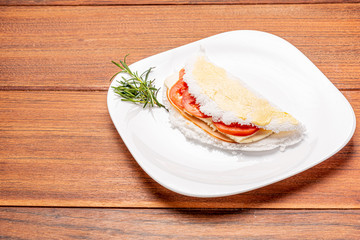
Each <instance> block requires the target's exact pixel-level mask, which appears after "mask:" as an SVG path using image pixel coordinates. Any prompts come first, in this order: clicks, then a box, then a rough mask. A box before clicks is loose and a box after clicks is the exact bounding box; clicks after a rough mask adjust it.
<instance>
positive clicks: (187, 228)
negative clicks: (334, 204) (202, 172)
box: [0, 208, 360, 239]
mask: <svg viewBox="0 0 360 240" xmlns="http://www.w3.org/2000/svg"><path fill="white" fill-rule="evenodd" d="M359 221H360V214H359V212H358V211H355V210H322V211H319V210H296V211H292V210H252V209H224V210H204V209H198V210H189V209H73V208H54V209H49V208H2V209H0V230H3V234H2V237H3V238H4V239H239V238H241V239H357V238H358V236H359V235H360V229H359Z"/></svg>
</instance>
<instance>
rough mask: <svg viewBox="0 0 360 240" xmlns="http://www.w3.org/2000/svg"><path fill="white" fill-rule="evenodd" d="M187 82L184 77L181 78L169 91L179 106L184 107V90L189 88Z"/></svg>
mask: <svg viewBox="0 0 360 240" xmlns="http://www.w3.org/2000/svg"><path fill="white" fill-rule="evenodd" d="M187 88H188V87H187V84H186V82H184V81H183V79H182V78H181V79H179V80H178V81H177V82H176V83H175V84H174V86H172V87H171V89H170V92H169V97H170V99H171V101H172V102H173V103H174V104H175V105H176V106H177V107H178V108H181V109H183V108H184V105H183V104H182V101H181V100H182V98H183V94H184V91H186V90H187Z"/></svg>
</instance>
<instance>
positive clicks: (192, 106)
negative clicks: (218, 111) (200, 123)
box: [181, 90, 209, 118]
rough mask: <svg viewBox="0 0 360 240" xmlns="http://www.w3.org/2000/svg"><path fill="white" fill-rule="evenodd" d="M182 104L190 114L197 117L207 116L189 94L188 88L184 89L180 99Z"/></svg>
mask: <svg viewBox="0 0 360 240" xmlns="http://www.w3.org/2000/svg"><path fill="white" fill-rule="evenodd" d="M181 103H182V105H183V106H184V108H185V110H186V111H187V112H188V113H190V114H191V115H193V116H195V117H198V118H207V117H209V116H207V115H206V114H204V113H202V112H201V111H200V108H199V107H200V106H199V104H197V103H196V100H195V98H194V97H193V96H191V95H190V93H189V91H188V90H185V91H184V93H183V96H182V100H181Z"/></svg>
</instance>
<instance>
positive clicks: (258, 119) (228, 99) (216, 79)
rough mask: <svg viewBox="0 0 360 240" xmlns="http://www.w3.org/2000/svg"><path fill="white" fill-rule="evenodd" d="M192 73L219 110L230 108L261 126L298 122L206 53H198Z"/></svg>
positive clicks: (237, 114) (238, 115) (228, 110)
mask: <svg viewBox="0 0 360 240" xmlns="http://www.w3.org/2000/svg"><path fill="white" fill-rule="evenodd" d="M185 74H186V73H185ZM192 76H193V78H194V79H195V81H196V84H197V85H198V86H199V87H200V88H201V90H202V93H203V94H205V95H206V96H208V97H209V98H210V99H211V100H213V101H214V102H215V103H216V104H217V106H218V107H219V108H220V109H222V110H223V111H226V112H230V111H231V112H233V113H234V114H235V115H236V117H238V118H241V119H243V120H250V121H251V123H253V124H255V125H257V126H260V127H262V126H266V125H268V124H269V123H270V122H271V121H272V120H273V119H276V120H277V121H279V123H283V122H290V123H291V124H297V123H298V122H297V120H296V119H295V118H293V117H292V116H291V115H290V114H288V113H286V112H281V111H279V110H278V109H276V108H275V107H273V106H272V105H271V104H270V103H269V102H268V101H267V100H265V99H263V98H260V97H258V96H257V95H256V94H255V93H253V92H252V91H250V90H249V89H247V88H246V87H245V86H243V85H242V84H241V83H240V82H239V81H237V80H236V79H234V78H232V77H230V76H228V74H227V73H226V71H225V70H224V69H223V68H220V67H217V66H215V65H214V64H212V63H210V62H208V61H207V60H206V58H205V57H204V56H199V57H198V58H197V60H196V61H195V63H194V66H193V68H192Z"/></svg>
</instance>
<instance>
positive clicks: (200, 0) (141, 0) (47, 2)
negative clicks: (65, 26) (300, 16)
mask: <svg viewBox="0 0 360 240" xmlns="http://www.w3.org/2000/svg"><path fill="white" fill-rule="evenodd" d="M358 2H359V0H243V1H236V0H173V1H170V0H136V1H133V0H96V1H93V0H6V1H3V2H0V6H1V5H3V6H36V5H39V6H51V5H55V6H59V5H60V6H61V5H62V6H69V5H71V6H81V5H156V4H171V5H175V4H191V5H194V4H241V5H244V4H300V3H301V4H304V3H307V4H313V3H358Z"/></svg>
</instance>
